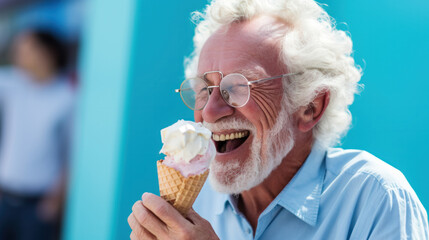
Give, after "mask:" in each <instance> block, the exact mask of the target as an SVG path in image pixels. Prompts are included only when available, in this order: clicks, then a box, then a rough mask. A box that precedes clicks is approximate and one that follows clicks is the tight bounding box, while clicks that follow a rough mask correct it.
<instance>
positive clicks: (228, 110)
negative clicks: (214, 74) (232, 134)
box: [202, 88, 235, 123]
mask: <svg viewBox="0 0 429 240" xmlns="http://www.w3.org/2000/svg"><path fill="white" fill-rule="evenodd" d="M234 110H235V109H234V108H233V107H231V106H229V105H228V104H227V103H226V102H225V101H224V100H223V98H222V96H221V94H220V91H219V88H215V89H213V92H212V93H211V95H210V97H209V100H208V102H207V104H206V106H205V107H204V109H203V110H202V118H203V120H204V121H205V122H209V123H215V122H216V121H218V120H219V119H221V118H224V117H227V116H230V115H232V114H233V113H234Z"/></svg>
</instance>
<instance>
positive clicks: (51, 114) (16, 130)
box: [0, 68, 75, 195]
mask: <svg viewBox="0 0 429 240" xmlns="http://www.w3.org/2000/svg"><path fill="white" fill-rule="evenodd" d="M74 96H75V94H74V90H73V88H72V86H71V85H70V83H69V82H68V81H66V79H65V78H61V77H58V78H57V79H53V80H52V81H51V82H50V83H46V84H38V83H35V82H34V81H33V80H32V79H31V78H30V76H29V75H27V74H26V73H25V72H23V71H20V70H18V69H16V68H3V69H0V114H1V115H2V116H1V118H2V121H1V123H2V126H1V140H0V187H1V188H3V189H4V190H7V191H12V192H15V193H18V194H31V195H33V194H44V193H46V192H47V191H49V190H51V189H52V188H53V187H54V186H55V184H56V183H57V182H58V180H59V177H60V175H61V174H62V171H63V168H64V160H65V159H66V154H67V148H68V144H69V138H70V128H71V118H72V112H73V105H74V98H75V97H74Z"/></svg>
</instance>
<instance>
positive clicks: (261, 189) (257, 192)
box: [238, 139, 312, 232]
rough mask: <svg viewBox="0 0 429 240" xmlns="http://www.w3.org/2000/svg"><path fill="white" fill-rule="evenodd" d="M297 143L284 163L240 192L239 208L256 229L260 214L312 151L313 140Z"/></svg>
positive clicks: (254, 229)
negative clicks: (246, 189) (257, 183)
mask: <svg viewBox="0 0 429 240" xmlns="http://www.w3.org/2000/svg"><path fill="white" fill-rule="evenodd" d="M306 142H307V143H305V144H304V145H302V144H300V145H295V147H293V148H292V150H291V151H290V152H289V153H288V155H287V156H286V157H285V158H283V160H282V163H281V164H280V165H279V166H278V167H277V168H276V169H274V170H273V171H272V172H271V174H270V175H269V176H268V177H267V178H266V179H265V180H264V181H263V182H262V183H261V184H259V185H257V186H255V187H253V188H251V189H250V190H248V191H243V192H242V193H241V194H240V198H239V201H238V208H239V209H240V211H241V212H242V213H243V214H244V216H245V217H246V219H247V220H248V221H249V223H250V225H251V226H252V228H253V232H255V231H256V227H257V223H258V218H259V215H261V213H262V212H263V211H264V210H265V209H266V208H267V207H268V205H269V204H270V203H271V202H272V201H273V200H274V199H275V198H276V197H277V195H279V193H280V192H281V191H282V190H283V189H284V188H285V187H286V185H287V184H288V183H289V182H290V180H291V179H292V178H293V177H294V176H295V174H296V173H297V172H298V170H299V169H300V168H301V166H302V164H303V163H304V162H305V160H306V159H307V157H308V155H309V154H310V152H311V147H312V140H311V139H308V141H306Z"/></svg>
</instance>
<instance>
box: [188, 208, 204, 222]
mask: <svg viewBox="0 0 429 240" xmlns="http://www.w3.org/2000/svg"><path fill="white" fill-rule="evenodd" d="M186 218H187V219H188V220H189V221H190V222H192V223H193V224H195V223H196V222H198V221H201V219H203V218H202V217H201V216H200V215H199V214H198V213H197V212H195V210H194V209H193V208H191V209H190V210H189V212H188V215H187V216H186Z"/></svg>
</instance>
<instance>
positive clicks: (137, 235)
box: [128, 213, 156, 240]
mask: <svg viewBox="0 0 429 240" xmlns="http://www.w3.org/2000/svg"><path fill="white" fill-rule="evenodd" d="M128 224H129V225H130V227H131V229H132V232H131V235H130V239H132V240H134V239H156V237H155V236H154V235H153V234H152V233H150V232H149V231H147V230H146V229H145V228H143V227H142V226H141V225H140V224H139V222H138V221H137V219H136V218H135V216H134V214H133V213H131V214H130V216H129V217H128Z"/></svg>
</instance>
